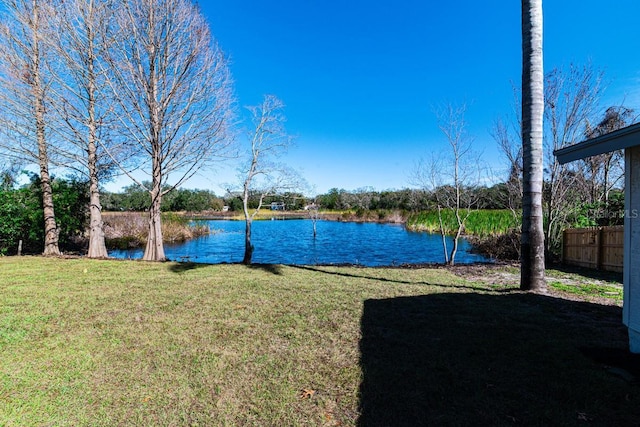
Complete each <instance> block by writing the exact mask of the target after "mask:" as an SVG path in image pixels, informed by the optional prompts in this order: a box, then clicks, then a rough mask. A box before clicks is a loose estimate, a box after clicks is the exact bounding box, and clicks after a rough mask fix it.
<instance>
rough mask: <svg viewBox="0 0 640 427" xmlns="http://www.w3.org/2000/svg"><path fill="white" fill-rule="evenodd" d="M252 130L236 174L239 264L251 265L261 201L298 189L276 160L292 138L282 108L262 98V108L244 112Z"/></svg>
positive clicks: (275, 101) (290, 173)
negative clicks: (241, 235)
mask: <svg viewBox="0 0 640 427" xmlns="http://www.w3.org/2000/svg"><path fill="white" fill-rule="evenodd" d="M248 109H249V111H250V113H251V118H252V123H253V129H252V132H251V135H250V137H249V150H248V159H247V163H246V165H245V166H244V168H243V169H242V170H241V171H240V172H241V176H242V177H243V185H242V208H243V212H244V217H245V224H246V225H245V247H244V258H243V260H242V262H243V264H251V259H252V257H253V245H252V244H251V225H252V223H253V219H254V218H255V216H256V215H257V214H258V212H260V208H261V207H262V204H263V201H264V198H265V197H266V196H268V195H274V194H277V193H278V192H281V191H291V190H293V189H295V188H297V187H299V186H300V180H299V177H298V176H297V174H295V173H294V172H293V171H291V169H289V168H287V167H286V166H284V165H282V164H281V163H278V162H277V161H276V160H277V158H278V157H280V156H281V155H282V154H284V153H285V152H286V151H287V150H288V148H289V147H290V146H291V143H292V137H291V136H290V135H288V134H287V132H286V130H285V128H284V122H285V116H284V114H283V113H282V110H283V109H284V104H283V103H282V101H281V100H280V99H278V98H277V97H275V96H274V95H265V97H264V100H263V101H262V104H261V105H259V106H252V107H249V108H248ZM252 194H257V195H258V204H257V207H256V208H255V209H250V208H249V196H250V195H252Z"/></svg>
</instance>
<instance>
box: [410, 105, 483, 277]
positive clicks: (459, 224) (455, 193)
mask: <svg viewBox="0 0 640 427" xmlns="http://www.w3.org/2000/svg"><path fill="white" fill-rule="evenodd" d="M465 111H466V106H464V105H463V106H453V105H451V104H450V105H447V106H445V107H444V108H442V109H441V110H440V111H436V115H437V117H438V126H439V127H440V130H441V131H442V133H443V134H444V136H445V138H446V140H447V143H448V145H449V148H448V150H447V155H446V156H442V155H441V156H435V157H434V158H433V159H432V162H431V164H430V165H428V166H425V165H424V164H423V163H422V164H419V165H418V167H417V170H416V171H415V172H414V177H413V181H414V183H415V184H418V185H420V186H422V187H423V188H431V189H432V191H433V195H434V197H435V198H436V202H437V205H438V219H439V223H440V234H441V235H442V244H443V249H444V252H445V263H447V264H449V265H454V264H455V259H456V254H457V252H458V244H459V241H460V237H461V236H462V234H463V233H464V228H465V224H466V222H467V219H468V218H469V215H470V214H471V212H472V210H474V209H477V203H478V197H477V195H478V193H477V192H476V191H475V189H476V188H477V187H478V186H479V185H480V182H481V178H482V174H483V170H482V165H481V162H480V156H479V155H478V154H477V153H475V152H474V151H473V149H472V148H473V147H472V140H471V139H470V138H469V137H468V136H467V134H466V122H465V117H464V115H465ZM443 208H444V209H446V210H449V211H451V212H452V213H453V216H454V219H455V221H456V225H455V231H454V234H453V246H452V248H451V251H449V252H448V251H447V241H446V234H447V230H446V229H445V224H444V222H443V218H442V209H443Z"/></svg>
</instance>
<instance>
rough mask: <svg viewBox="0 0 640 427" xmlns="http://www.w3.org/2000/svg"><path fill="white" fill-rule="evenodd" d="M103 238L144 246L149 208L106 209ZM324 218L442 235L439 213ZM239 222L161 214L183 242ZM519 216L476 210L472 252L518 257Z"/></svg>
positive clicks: (450, 226)
mask: <svg viewBox="0 0 640 427" xmlns="http://www.w3.org/2000/svg"><path fill="white" fill-rule="evenodd" d="M103 215H104V223H105V230H104V231H105V238H106V244H107V247H108V248H111V249H131V248H136V247H142V246H144V245H145V243H146V239H147V226H148V224H147V215H148V214H147V213H146V212H104V214H103ZM308 218H309V212H308V211H304V210H299V211H274V210H271V209H262V210H261V211H260V212H259V213H258V215H257V216H256V218H255V219H256V220H273V219H277V220H285V219H308ZM320 219H323V220H328V221H342V222H377V223H387V224H404V225H405V227H406V228H407V230H409V231H416V232H427V233H440V228H439V227H440V226H439V218H438V213H437V212H435V211H424V212H417V213H409V212H402V211H398V210H341V211H321V213H320ZM206 220H235V221H244V216H243V215H242V214H241V213H238V212H221V211H209V212H206V211H205V212H165V213H163V214H162V228H163V236H164V241H165V243H176V242H184V241H187V240H189V239H194V238H197V237H200V236H204V235H207V234H209V233H212V232H215V231H213V230H210V229H209V227H208V226H207V225H203V224H202V223H201V221H206ZM442 220H443V224H444V228H445V233H446V234H449V235H451V234H454V233H455V218H454V216H453V212H451V211H447V210H443V211H442ZM519 221H520V219H519V218H517V217H516V216H515V215H514V214H513V213H512V212H511V211H509V210H477V211H472V212H471V213H470V215H469V218H468V220H467V223H466V227H465V231H464V233H463V236H464V237H465V238H467V239H468V240H469V241H470V243H471V244H472V246H473V247H474V250H476V251H477V252H478V253H481V254H483V255H486V256H489V257H491V258H494V259H502V260H514V259H518V248H519V246H518V244H517V243H518V242H519V234H518V233H517V231H516V230H517V229H518V224H519Z"/></svg>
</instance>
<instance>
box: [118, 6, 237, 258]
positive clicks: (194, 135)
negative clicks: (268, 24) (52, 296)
mask: <svg viewBox="0 0 640 427" xmlns="http://www.w3.org/2000/svg"><path fill="white" fill-rule="evenodd" d="M115 23H116V25H117V26H118V27H119V29H120V34H122V37H121V38H120V39H118V40H117V42H116V43H115V44H114V46H113V48H112V49H111V50H110V51H109V55H108V62H109V74H110V75H111V77H110V79H109V86H110V88H111V90H112V91H113V92H114V96H115V99H117V100H118V102H119V107H120V108H119V109H118V116H119V121H120V125H121V127H122V129H123V130H124V132H125V134H126V136H128V137H129V138H130V139H131V140H132V141H134V142H135V143H136V144H137V145H138V147H139V151H140V152H141V153H143V155H144V157H145V159H144V160H143V162H144V167H143V170H144V171H145V172H146V173H147V174H148V175H149V178H150V185H149V186H145V185H144V184H143V182H142V181H141V180H137V179H135V178H134V177H133V176H131V175H130V177H131V179H133V180H134V181H135V182H136V183H137V184H138V185H139V186H140V187H142V188H144V189H145V190H146V191H148V192H149V194H150V195H151V205H150V207H149V234H148V239H147V245H146V248H145V252H144V257H143V259H145V260H149V261H160V260H164V259H165V254H164V246H163V242H162V226H161V216H160V206H161V203H162V197H163V195H165V194H166V193H168V192H169V191H171V190H173V189H174V188H176V187H178V186H179V185H181V184H182V183H183V182H184V181H186V180H187V179H189V178H190V177H191V176H193V175H194V174H195V173H196V172H197V171H198V170H199V168H200V167H202V165H204V164H205V163H206V162H208V161H209V160H211V158H212V156H213V155H214V153H215V152H217V150H220V149H222V148H223V147H224V146H225V144H226V143H227V142H228V139H227V136H228V135H227V129H228V124H229V119H230V112H231V109H230V105H231V102H232V96H231V80H230V75H229V71H228V66H227V59H226V58H225V56H224V55H223V53H222V51H221V50H220V49H219V47H218V46H217V45H216V44H215V42H214V41H213V38H212V35H211V33H210V29H209V26H208V23H207V22H206V20H205V18H204V17H203V15H202V13H201V12H200V11H199V9H198V8H197V6H195V5H194V4H193V3H192V2H191V1H189V0H125V1H123V2H121V3H119V4H118V9H117V11H116V13H115ZM172 174H175V177H174V178H173V179H172V180H171V181H169V179H170V175H172Z"/></svg>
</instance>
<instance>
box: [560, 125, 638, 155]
mask: <svg viewBox="0 0 640 427" xmlns="http://www.w3.org/2000/svg"><path fill="white" fill-rule="evenodd" d="M636 145H640V123H636V124H634V125H631V126H627V127H624V128H622V129H618V130H616V131H613V132H610V133H608V134H606V135H601V136H598V137H596V138H591V139H587V140H586V141H583V142H579V143H577V144H573V145H570V146H568V147H564V148H561V149H559V150H555V151H554V152H553V154H554V155H555V156H556V158H557V159H558V162H559V163H560V164H565V163H569V162H573V161H574V160H579V159H584V158H587V157H591V156H597V155H598V154H603V153H609V152H611V151H616V150H621V149H624V148H630V147H634V146H636Z"/></svg>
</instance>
